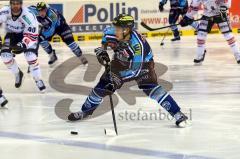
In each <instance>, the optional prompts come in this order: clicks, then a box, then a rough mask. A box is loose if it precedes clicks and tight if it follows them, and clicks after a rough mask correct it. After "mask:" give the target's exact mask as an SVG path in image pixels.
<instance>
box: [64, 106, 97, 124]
mask: <svg viewBox="0 0 240 159" xmlns="http://www.w3.org/2000/svg"><path fill="white" fill-rule="evenodd" d="M94 110H95V109H91V110H89V111H85V112H83V111H79V112H76V113H71V114H70V115H69V116H68V120H69V121H78V120H83V119H86V118H88V117H90V116H91V115H92V114H93V112H94Z"/></svg>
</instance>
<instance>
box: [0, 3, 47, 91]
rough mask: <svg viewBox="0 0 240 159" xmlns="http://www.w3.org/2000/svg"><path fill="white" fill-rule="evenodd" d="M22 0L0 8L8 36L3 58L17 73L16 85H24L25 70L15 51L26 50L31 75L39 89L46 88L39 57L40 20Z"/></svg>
mask: <svg viewBox="0 0 240 159" xmlns="http://www.w3.org/2000/svg"><path fill="white" fill-rule="evenodd" d="M22 3H23V2H22V0H10V6H5V7H3V8H2V9H0V24H1V23H5V24H6V29H5V30H6V36H5V39H4V43H3V46H2V50H1V58H2V60H3V62H4V64H5V65H6V66H7V68H8V69H9V70H10V71H11V72H12V73H13V74H14V75H15V87H16V88H19V87H21V85H22V79H23V72H22V71H21V70H20V69H19V67H18V64H17V62H16V61H15V59H14V54H13V52H14V53H21V52H24V56H25V59H26V60H27V62H28V64H29V68H30V72H31V75H32V76H33V79H34V80H35V82H36V85H37V87H38V89H39V90H40V91H41V92H44V90H45V89H46V87H45V85H44V83H43V81H42V77H41V70H40V66H39V64H38V59H37V48H38V47H37V45H38V35H39V33H38V31H39V29H38V22H37V19H36V16H35V15H34V14H33V13H31V12H30V10H29V9H28V8H25V7H23V6H22Z"/></svg>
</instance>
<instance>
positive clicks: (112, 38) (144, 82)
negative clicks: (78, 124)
mask: <svg viewBox="0 0 240 159" xmlns="http://www.w3.org/2000/svg"><path fill="white" fill-rule="evenodd" d="M113 25H114V27H110V28H107V29H105V31H104V37H103V40H102V44H103V45H102V47H99V48H97V49H95V52H96V55H97V59H98V61H99V62H100V64H102V65H105V64H106V63H109V62H110V58H109V55H108V53H107V52H106V48H107V47H111V48H112V49H113V51H114V58H113V60H112V61H111V62H110V66H109V67H110V71H107V70H106V71H105V72H104V74H103V75H102V77H101V78H100V81H99V82H98V84H97V85H96V86H95V87H94V88H93V89H92V92H91V93H90V95H89V96H88V98H87V99H86V101H85V103H84V104H83V105H82V108H81V111H79V112H76V113H71V114H70V115H69V116H68V119H69V120H70V121H77V120H82V119H83V118H86V117H88V116H89V115H92V113H93V111H94V110H95V109H96V108H97V107H98V106H99V105H100V104H101V103H102V101H103V98H104V97H106V96H107V95H109V94H113V93H114V92H115V91H116V90H117V89H120V88H121V86H122V85H123V84H124V83H125V82H128V81H132V80H136V81H137V83H138V87H139V89H142V90H143V92H144V93H145V94H146V95H147V96H149V97H150V98H152V99H153V100H156V101H157V102H158V103H159V104H160V105H161V106H163V107H164V108H165V109H166V110H167V111H168V112H169V113H170V114H171V115H172V116H173V117H174V118H175V119H176V125H177V126H180V127H184V126H185V125H186V123H187V119H188V118H187V117H186V116H185V115H184V114H183V113H182V112H181V111H180V107H179V106H178V104H177V103H176V102H175V101H174V99H173V98H172V97H171V96H170V95H169V94H168V92H166V91H165V90H164V89H163V87H162V86H160V85H158V82H157V76H156V73H155V70H154V61H153V54H152V51H151V48H150V46H149V44H148V42H147V41H146V40H145V39H144V38H143V37H142V36H141V35H140V34H139V33H137V32H136V31H135V30H134V29H133V28H134V19H133V17H132V16H129V15H124V14H120V15H119V16H117V17H116V18H115V19H114V21H113Z"/></svg>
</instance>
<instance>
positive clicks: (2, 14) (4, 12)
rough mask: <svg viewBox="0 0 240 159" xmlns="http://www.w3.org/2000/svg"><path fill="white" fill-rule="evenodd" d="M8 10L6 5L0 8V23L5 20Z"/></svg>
mask: <svg viewBox="0 0 240 159" xmlns="http://www.w3.org/2000/svg"><path fill="white" fill-rule="evenodd" d="M9 12H10V10H9V9H8V8H7V7H3V8H1V9H0V24H2V23H4V22H6V20H7V15H8V14H9Z"/></svg>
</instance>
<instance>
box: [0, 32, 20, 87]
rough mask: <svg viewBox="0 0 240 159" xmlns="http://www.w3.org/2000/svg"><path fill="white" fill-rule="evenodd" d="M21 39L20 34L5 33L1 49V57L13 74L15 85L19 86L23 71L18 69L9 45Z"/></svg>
mask: <svg viewBox="0 0 240 159" xmlns="http://www.w3.org/2000/svg"><path fill="white" fill-rule="evenodd" d="M20 40H21V37H20V35H18V34H14V33H7V35H6V36H5V40H4V43H3V46H2V50H1V58H2V61H3V63H4V64H5V65H6V66H7V68H8V69H9V70H10V71H11V72H12V73H13V75H14V76H15V87H16V88H19V87H21V85H22V79H23V72H22V71H21V70H20V69H19V67H18V64H17V62H16V60H15V59H14V55H13V54H12V52H11V46H13V45H16V44H17V42H18V41H20Z"/></svg>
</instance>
